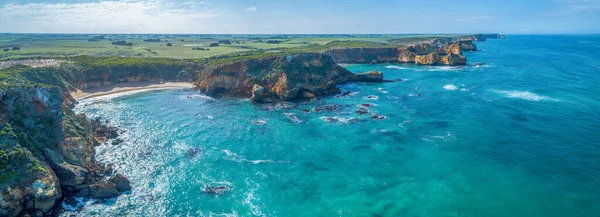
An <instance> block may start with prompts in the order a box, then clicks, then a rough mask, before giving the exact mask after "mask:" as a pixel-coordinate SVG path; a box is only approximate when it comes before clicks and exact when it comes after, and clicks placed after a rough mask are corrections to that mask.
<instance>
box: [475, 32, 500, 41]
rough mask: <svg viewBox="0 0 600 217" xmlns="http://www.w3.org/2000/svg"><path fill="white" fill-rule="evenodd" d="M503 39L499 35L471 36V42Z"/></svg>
mask: <svg viewBox="0 0 600 217" xmlns="http://www.w3.org/2000/svg"><path fill="white" fill-rule="evenodd" d="M502 38H505V37H504V35H501V34H475V35H472V36H471V39H472V40H473V41H486V40H488V39H502Z"/></svg>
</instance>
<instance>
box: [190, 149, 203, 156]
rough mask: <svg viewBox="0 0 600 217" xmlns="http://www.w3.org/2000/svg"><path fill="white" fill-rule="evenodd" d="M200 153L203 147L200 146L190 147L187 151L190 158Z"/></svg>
mask: <svg viewBox="0 0 600 217" xmlns="http://www.w3.org/2000/svg"><path fill="white" fill-rule="evenodd" d="M200 154H202V149H200V148H190V149H188V151H187V157H188V158H195V157H197V156H198V155H200Z"/></svg>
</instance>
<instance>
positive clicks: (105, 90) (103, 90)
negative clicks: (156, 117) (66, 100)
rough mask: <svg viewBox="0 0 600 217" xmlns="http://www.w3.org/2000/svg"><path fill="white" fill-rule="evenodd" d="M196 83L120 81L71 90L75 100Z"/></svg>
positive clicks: (174, 87)
mask: <svg viewBox="0 0 600 217" xmlns="http://www.w3.org/2000/svg"><path fill="white" fill-rule="evenodd" d="M194 87H196V85H194V83H191V82H164V83H153V82H132V83H118V84H113V85H108V86H103V87H97V88H91V89H85V90H77V91H73V92H70V94H71V96H72V97H73V98H74V99H75V100H83V99H91V98H95V97H100V96H107V95H112V94H117V93H125V92H132V91H136V92H143V91H150V90H168V89H186V88H194Z"/></svg>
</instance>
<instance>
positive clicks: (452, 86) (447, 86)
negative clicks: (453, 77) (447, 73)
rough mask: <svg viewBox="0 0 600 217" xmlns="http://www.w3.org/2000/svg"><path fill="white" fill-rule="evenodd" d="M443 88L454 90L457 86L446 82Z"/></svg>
mask: <svg viewBox="0 0 600 217" xmlns="http://www.w3.org/2000/svg"><path fill="white" fill-rule="evenodd" d="M444 89H446V90H449V91H455V90H457V89H458V88H457V87H456V86H454V85H453V84H447V85H444Z"/></svg>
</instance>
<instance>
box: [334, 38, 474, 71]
mask: <svg viewBox="0 0 600 217" xmlns="http://www.w3.org/2000/svg"><path fill="white" fill-rule="evenodd" d="M442 42H444V43H443V44H442ZM476 49H477V48H476V46H475V44H473V43H472V42H471V41H457V42H452V40H450V39H436V40H433V41H430V42H427V43H420V44H416V45H412V46H407V47H389V48H336V49H331V50H327V51H325V52H323V53H325V54H328V55H331V56H332V57H333V59H334V60H335V61H337V62H339V63H363V64H364V63H367V64H375V63H414V64H418V65H465V64H466V63H467V58H466V57H464V56H463V55H462V51H474V50H476Z"/></svg>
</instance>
